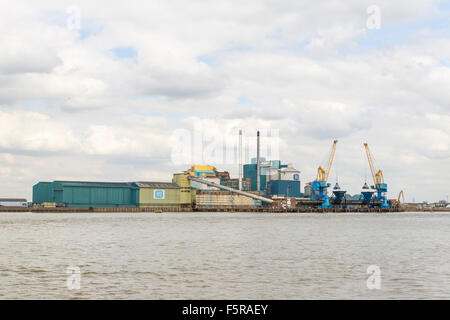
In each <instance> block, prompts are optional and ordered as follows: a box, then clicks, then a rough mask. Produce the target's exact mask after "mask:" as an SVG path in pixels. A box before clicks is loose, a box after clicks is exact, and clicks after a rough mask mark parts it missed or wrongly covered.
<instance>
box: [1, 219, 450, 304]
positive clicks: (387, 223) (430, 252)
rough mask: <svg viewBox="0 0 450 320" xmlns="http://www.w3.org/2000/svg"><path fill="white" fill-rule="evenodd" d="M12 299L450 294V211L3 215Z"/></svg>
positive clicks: (4, 287)
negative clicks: (372, 271) (376, 271)
mask: <svg viewBox="0 0 450 320" xmlns="http://www.w3.org/2000/svg"><path fill="white" fill-rule="evenodd" d="M68 268H69V269H68ZM368 268H369V271H371V270H374V268H375V269H376V270H378V271H379V273H376V274H369V273H368ZM374 277H376V280H373V279H374ZM368 279H369V281H368ZM373 281H375V282H373ZM368 282H369V283H368ZM374 286H375V288H374ZM0 299H450V214H449V213H433V214H430V213H386V214H380V213H346V214H337V213H329V214H317V213H311V214H305V213H289V214H284V213H283V214H271V213H0Z"/></svg>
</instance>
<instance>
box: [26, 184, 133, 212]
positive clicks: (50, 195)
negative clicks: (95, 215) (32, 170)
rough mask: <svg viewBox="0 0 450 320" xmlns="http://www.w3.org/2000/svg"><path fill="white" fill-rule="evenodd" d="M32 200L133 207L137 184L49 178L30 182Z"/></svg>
mask: <svg viewBox="0 0 450 320" xmlns="http://www.w3.org/2000/svg"><path fill="white" fill-rule="evenodd" d="M33 203H34V204H42V203H55V204H57V205H63V206H66V207H79V208H83V207H136V206H137V205H138V203H139V191H138V188H137V187H134V186H132V185H131V184H130V183H125V182H86V181H53V182H39V183H37V184H35V185H34V186H33Z"/></svg>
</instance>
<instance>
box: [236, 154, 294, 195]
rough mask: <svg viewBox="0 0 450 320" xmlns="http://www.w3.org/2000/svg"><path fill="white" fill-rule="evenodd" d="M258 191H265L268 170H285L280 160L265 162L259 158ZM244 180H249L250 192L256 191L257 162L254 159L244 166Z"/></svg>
mask: <svg viewBox="0 0 450 320" xmlns="http://www.w3.org/2000/svg"><path fill="white" fill-rule="evenodd" d="M259 163H260V174H259V176H260V191H265V190H266V186H267V176H268V174H269V170H270V169H281V168H286V167H287V165H282V164H281V161H280V160H272V161H266V159H265V158H260V160H259ZM244 178H250V179H251V180H250V191H257V190H258V187H257V161H256V158H253V159H252V160H251V163H250V164H244Z"/></svg>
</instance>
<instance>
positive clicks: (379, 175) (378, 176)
mask: <svg viewBox="0 0 450 320" xmlns="http://www.w3.org/2000/svg"><path fill="white" fill-rule="evenodd" d="M364 147H365V149H366V155H367V160H368V161H369V167H370V172H371V173H372V178H373V183H374V184H375V186H377V185H379V184H383V183H384V178H383V172H382V171H381V170H378V172H375V168H374V166H373V160H372V154H371V153H370V149H369V145H368V144H367V143H364Z"/></svg>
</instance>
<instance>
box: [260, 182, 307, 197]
mask: <svg viewBox="0 0 450 320" xmlns="http://www.w3.org/2000/svg"><path fill="white" fill-rule="evenodd" d="M267 194H269V195H271V196H285V197H295V198H301V197H303V194H302V193H301V192H300V181H299V180H273V181H269V182H268V183H267Z"/></svg>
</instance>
